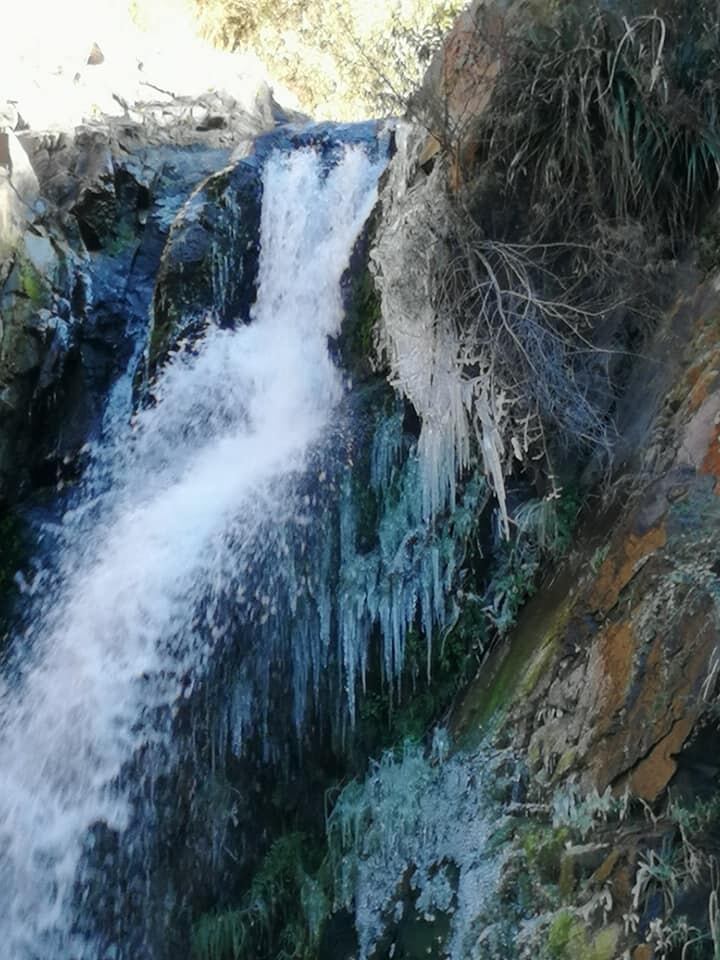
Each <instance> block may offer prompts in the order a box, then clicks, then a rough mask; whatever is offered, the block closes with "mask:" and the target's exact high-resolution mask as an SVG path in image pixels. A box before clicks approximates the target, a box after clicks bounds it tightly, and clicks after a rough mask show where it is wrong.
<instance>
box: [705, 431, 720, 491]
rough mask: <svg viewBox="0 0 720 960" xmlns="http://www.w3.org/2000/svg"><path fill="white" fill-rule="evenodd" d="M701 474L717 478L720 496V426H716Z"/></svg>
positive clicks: (717, 488) (716, 485) (716, 486)
mask: <svg viewBox="0 0 720 960" xmlns="http://www.w3.org/2000/svg"><path fill="white" fill-rule="evenodd" d="M700 472H701V473H704V474H707V475H709V476H711V477H715V479H716V480H717V481H718V483H716V484H715V493H717V494H720V424H717V425H716V426H715V429H714V430H713V434H712V439H711V441H710V444H709V445H708V449H707V453H706V454H705V459H704V460H703V462H702V466H701V467H700Z"/></svg>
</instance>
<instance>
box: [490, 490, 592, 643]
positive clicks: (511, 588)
mask: <svg viewBox="0 0 720 960" xmlns="http://www.w3.org/2000/svg"><path fill="white" fill-rule="evenodd" d="M579 508H580V501H579V497H578V494H577V491H576V490H575V489H574V488H568V489H567V490H565V491H563V492H562V493H560V492H558V493H557V494H555V495H552V494H551V495H550V496H548V497H545V498H544V499H542V500H526V501H525V502H524V503H522V504H521V505H520V506H519V507H518V508H517V509H516V510H515V511H514V512H513V514H512V516H511V518H510V519H511V525H510V530H511V535H510V537H509V538H508V539H507V540H506V541H500V542H499V543H498V544H497V546H496V553H495V565H494V566H493V573H492V578H491V580H490V582H489V584H488V585H487V587H486V591H485V597H484V601H485V606H484V611H485V614H486V616H487V618H488V620H489V622H490V623H491V624H492V626H493V628H494V629H495V630H496V631H497V633H498V634H499V635H500V636H503V635H504V634H506V633H507V632H508V630H510V628H511V627H512V626H513V625H514V624H515V622H516V620H517V616H518V613H519V611H520V609H521V608H522V606H523V605H524V604H525V602H526V601H527V600H529V599H530V597H532V596H533V594H534V593H535V590H536V588H537V579H538V573H539V571H540V570H541V569H542V565H543V563H544V562H545V561H548V560H552V559H557V558H559V557H561V556H563V555H564V554H565V553H566V552H567V550H568V548H569V546H570V543H571V540H572V534H573V531H574V529H575V526H576V523H577V515H578V511H579Z"/></svg>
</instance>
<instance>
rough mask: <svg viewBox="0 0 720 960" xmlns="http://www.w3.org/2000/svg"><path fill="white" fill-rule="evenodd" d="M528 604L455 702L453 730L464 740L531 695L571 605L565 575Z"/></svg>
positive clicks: (496, 722) (480, 732)
mask: <svg viewBox="0 0 720 960" xmlns="http://www.w3.org/2000/svg"><path fill="white" fill-rule="evenodd" d="M531 606H532V609H531V608H530V607H529V608H528V611H527V614H526V615H525V616H524V617H523V618H521V620H520V623H519V624H518V628H517V629H516V630H515V631H514V634H513V636H512V639H511V642H510V643H509V644H506V645H505V646H504V647H502V648H500V649H498V651H497V652H496V653H495V654H494V655H493V656H491V658H490V660H489V661H488V662H487V663H486V665H485V667H484V668H483V671H482V673H481V674H480V676H479V677H478V678H477V680H476V681H475V682H474V683H473V684H472V686H471V688H470V690H469V691H468V694H467V696H466V697H465V699H464V701H463V703H462V705H461V706H460V709H459V711H458V719H457V732H458V733H459V734H460V736H461V738H462V740H463V741H464V742H465V743H466V744H468V745H471V744H472V743H474V742H477V741H478V740H479V739H480V738H481V737H482V735H483V731H484V730H486V729H487V728H488V727H489V726H491V725H492V726H497V725H499V724H501V723H502V722H503V719H504V717H505V715H506V714H507V711H508V710H509V709H510V708H511V707H512V705H513V704H514V703H515V702H517V701H518V700H519V699H521V698H523V697H529V696H531V695H532V694H533V692H534V691H535V688H536V687H537V684H538V682H539V681H540V680H541V678H542V677H543V676H544V674H545V672H546V671H547V669H548V666H549V664H550V662H551V661H552V659H553V657H554V656H555V654H556V652H557V650H558V644H559V638H560V635H561V633H562V630H563V629H564V627H565V625H566V623H567V621H568V619H569V617H570V611H571V609H572V600H571V598H570V597H569V595H568V589H567V583H566V578H564V577H562V578H559V580H558V581H556V583H555V584H554V585H553V587H552V588H551V589H550V590H548V591H547V592H546V593H544V595H543V596H542V597H538V598H536V601H534V602H533V604H532V605H531Z"/></svg>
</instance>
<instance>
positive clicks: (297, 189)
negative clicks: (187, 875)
mask: <svg viewBox="0 0 720 960" xmlns="http://www.w3.org/2000/svg"><path fill="white" fill-rule="evenodd" d="M382 166H383V161H382V160H373V159H372V158H371V157H370V156H369V155H368V154H367V153H366V152H365V151H364V150H363V149H361V148H357V147H355V148H352V149H350V148H348V149H347V150H346V151H344V152H343V153H342V156H340V157H339V158H337V157H336V158H335V160H334V162H333V163H331V164H330V166H329V169H328V164H327V163H326V162H324V161H323V159H322V157H321V156H320V155H319V153H317V152H315V151H314V150H312V149H304V150H300V151H297V152H295V153H294V154H292V155H282V154H273V155H272V156H271V157H270V159H269V160H268V161H267V163H266V169H265V176H264V199H263V216H262V237H261V265H260V278H259V292H258V300H257V304H256V307H255V309H254V322H253V323H252V324H251V325H249V326H247V327H243V328H241V329H240V330H237V331H235V332H228V331H214V332H212V333H210V334H209V335H208V336H207V338H206V339H205V340H204V342H203V343H202V345H201V346H199V348H198V350H197V353H196V355H194V356H187V355H186V356H178V357H177V358H176V359H175V360H174V361H173V362H172V363H171V364H170V365H169V366H168V367H167V369H166V371H165V372H164V374H163V376H162V379H161V381H160V382H159V384H158V386H157V390H156V394H155V396H156V401H157V402H156V404H155V406H154V407H152V408H151V409H147V410H144V411H143V412H142V413H140V414H139V415H138V416H137V418H136V419H135V420H134V422H133V423H132V425H131V426H130V427H129V428H128V427H126V426H122V427H121V426H116V427H115V428H114V431H115V433H114V436H111V437H109V438H108V440H107V443H106V447H105V451H104V452H103V453H102V454H101V461H100V462H99V463H98V465H97V468H96V479H95V481H93V479H92V477H91V478H90V480H89V482H88V484H87V489H88V491H89V492H88V495H87V497H86V498H85V500H81V502H80V503H79V504H77V505H75V506H74V508H73V509H71V510H69V511H68V512H67V514H66V516H65V517H64V520H63V525H62V527H63V529H62V531H61V534H60V537H59V542H60V544H61V549H60V554H61V555H60V558H59V560H58V571H57V574H56V576H54V577H52V578H49V579H42V578H39V579H38V582H37V584H36V586H35V594H36V596H35V598H34V601H33V602H34V603H35V604H36V607H35V616H34V618H33V622H34V627H33V629H32V632H31V633H30V634H28V635H27V636H25V637H23V638H18V639H17V641H16V644H15V647H14V652H13V657H12V662H11V663H10V664H8V666H7V670H6V671H5V675H4V679H3V681H2V688H1V689H0V891H1V893H0V942H1V943H2V955H3V956H4V957H6V958H7V960H71V958H72V960H75V958H80V957H87V958H96V957H99V956H100V955H102V956H103V957H106V956H107V957H110V956H113V957H119V956H123V957H124V956H126V955H127V954H126V952H125V949H126V948H125V947H124V946H123V945H122V943H119V942H117V939H116V940H115V942H113V935H112V934H110V935H109V936H108V937H107V938H106V941H107V943H106V945H104V946H103V948H102V950H101V949H100V947H99V946H98V942H97V941H96V940H95V939H93V937H92V936H90V935H84V934H81V933H80V932H79V931H80V930H85V929H87V925H86V924H84V923H82V922H80V921H78V915H79V914H80V915H81V914H82V910H83V903H84V902H85V900H86V899H87V898H86V891H85V890H84V889H83V885H82V881H81V879H79V878H81V877H82V870H81V865H82V860H83V856H84V851H85V850H86V849H87V837H88V834H89V832H91V830H92V829H94V828H95V827H96V826H97V825H98V824H101V825H103V828H104V829H107V830H110V831H116V832H122V831H123V830H126V831H127V830H128V827H129V825H130V823H131V822H136V821H137V810H138V809H139V807H140V799H139V798H140V797H141V796H142V797H144V798H145V800H147V797H148V796H152V782H153V779H154V778H156V777H157V776H158V775H159V774H160V773H162V772H163V770H166V769H170V768H171V767H172V765H173V763H174V762H175V759H176V758H175V757H174V753H173V739H172V736H173V727H174V718H175V716H176V714H177V713H178V710H179V707H180V705H181V704H182V702H183V701H184V700H186V699H187V698H188V697H190V696H191V694H192V691H193V689H194V688H195V686H196V685H197V684H201V683H202V681H203V676H204V674H205V672H206V671H207V669H208V668H209V665H211V664H212V662H213V658H214V657H216V656H221V655H222V649H223V645H224V643H225V642H226V639H227V634H228V630H227V627H226V626H224V625H223V621H222V618H221V617H220V616H219V606H218V604H219V601H218V599H217V598H218V597H221V596H223V593H224V592H225V593H226V592H227V589H228V584H231V585H232V590H233V591H234V593H235V600H236V601H237V606H238V609H239V610H242V609H244V607H243V604H244V603H245V601H246V596H245V594H246V593H247V592H250V591H254V593H253V598H252V601H253V602H252V604H247V608H248V609H249V610H250V608H251V615H249V619H251V620H253V619H254V621H255V622H256V623H258V624H260V625H262V624H264V623H266V622H267V621H268V620H269V619H271V618H272V617H273V615H274V614H275V613H276V612H277V611H276V609H275V600H274V597H273V595H272V593H271V592H270V589H269V587H271V586H272V579H271V578H270V581H269V586H268V581H267V578H266V580H265V581H263V580H262V578H260V579H258V577H257V576H254V570H255V569H256V568H257V569H264V568H272V567H273V566H277V564H278V563H279V562H280V561H281V558H282V555H283V554H282V551H283V541H282V537H281V536H280V535H279V534H278V532H277V531H278V530H279V529H280V528H281V527H282V526H283V525H284V526H285V527H287V526H288V525H290V526H293V525H294V526H295V528H300V529H302V526H303V524H304V522H305V515H306V514H307V504H306V502H305V496H301V495H300V494H299V493H298V484H297V483H296V480H297V478H298V477H299V476H302V474H303V471H305V470H306V468H307V467H308V464H309V462H310V458H311V456H312V452H313V450H314V449H315V448H316V447H317V445H318V444H319V443H320V441H321V440H322V438H323V435H324V434H325V432H326V431H327V428H328V423H329V419H330V418H331V416H332V411H333V409H334V408H335V407H336V406H337V404H338V402H339V400H340V398H341V396H342V392H343V387H342V381H341V377H340V375H339V373H338V371H337V369H336V368H335V366H334V365H333V363H332V360H331V358H330V355H329V353H328V346H327V338H328V337H329V336H331V335H333V334H336V333H337V332H338V330H339V325H340V321H341V316H342V307H341V297H340V288H339V281H340V277H341V274H342V272H343V269H344V268H345V266H346V265H347V261H348V257H349V253H350V251H351V249H352V245H353V243H354V241H355V239H356V237H357V235H358V233H359V231H360V229H361V227H362V225H363V223H364V221H365V220H366V218H367V216H368V214H369V212H370V210H371V208H372V205H373V202H374V198H375V188H376V183H377V179H378V176H379V173H380V169H381V168H382ZM99 488H100V489H101V491H102V492H100V493H98V489H99ZM275 551H279V552H278V553H275ZM317 575H318V578H321V571H317ZM308 579H309V577H308ZM48 583H50V584H51V586H48ZM258 583H260V586H258ZM263 583H264V586H263ZM328 636H329V634H328V629H327V628H323V629H320V630H319V632H318V636H317V637H315V638H314V639H313V640H312V642H313V643H314V644H315V648H316V649H317V651H319V653H318V654H317V656H322V650H323V648H324V647H326V646H327V643H328ZM315 648H313V649H315ZM272 652H273V651H267V652H266V653H265V656H264V658H259V659H264V661H265V663H266V664H267V662H268V661H269V659H270V657H271V654H272ZM314 656H315V655H314ZM317 656H315V662H313V663H311V664H310V666H307V663H308V654H307V653H299V654H298V662H302V663H303V664H305V667H304V669H305V670H306V672H307V673H308V676H307V677H306V678H305V679H307V681H308V683H309V685H310V686H311V687H312V685H313V680H312V677H315V685H317V675H318V672H319V670H320V669H321V663H320V662H318V661H317ZM310 659H311V660H312V657H311V658H310ZM268 669H269V667H267V666H266V670H268ZM264 682H265V683H266V685H267V682H269V681H267V679H266V681H264ZM262 685H263V682H260V683H259V686H260V687H261V688H262ZM257 686H258V684H257V683H256V684H255V687H257ZM300 686H302V683H301V684H300ZM248 691H249V692H248ZM251 693H252V689H251V688H245V687H243V685H242V677H241V676H240V677H239V678H238V681H237V684H236V704H235V707H234V710H235V713H236V714H237V715H238V716H240V715H244V714H243V711H245V713H246V714H247V716H248V717H250V716H252V715H253V713H254V710H253V708H252V706H250V707H248V706H247V698H248V696H250V695H251ZM296 712H299V713H302V707H297V708H296ZM238 730H240V731H241V730H242V723H239V722H238V723H236V724H235V732H234V735H235V737H237V736H238V735H239V734H238ZM138 757H142V758H143V761H142V764H141V765H142V767H143V770H144V771H145V773H144V776H145V778H146V781H147V782H146V783H145V784H144V785H143V784H141V783H137V782H132V778H131V777H130V776H123V772H124V771H127V770H128V769H129V768H130V767H131V765H133V764H136V763H138V761H137V758H138ZM133 769H136V768H135V767H133ZM148 784H149V786H148ZM143 802H144V801H143ZM120 842H121V843H122V842H123V840H122V839H121V841H120ZM128 842H130V841H129V840H128ZM108 882H110V881H109V880H108ZM107 944H110V946H107ZM134 956H135V960H139V958H140V957H145V956H151V954H150V953H148V952H139V951H136V953H135V955H134Z"/></svg>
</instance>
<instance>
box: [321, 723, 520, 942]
mask: <svg viewBox="0 0 720 960" xmlns="http://www.w3.org/2000/svg"><path fill="white" fill-rule="evenodd" d="M503 759H506V758H504V757H502V756H499V755H497V754H495V755H494V754H492V753H491V752H489V751H483V752H478V753H477V754H473V755H453V756H451V755H449V741H448V737H447V733H446V732H445V731H443V730H441V729H437V730H436V731H435V734H434V737H433V741H432V746H431V748H430V750H429V751H426V750H425V749H423V747H422V746H420V745H419V744H417V743H412V742H406V743H405V744H404V745H403V746H402V748H400V749H399V750H397V751H389V752H386V753H385V754H384V755H383V756H382V758H381V759H380V760H379V761H377V762H375V763H373V764H372V765H371V767H370V770H369V772H368V775H367V776H366V778H365V779H364V780H363V781H354V782H352V783H350V784H349V785H348V786H347V787H346V788H345V789H344V790H343V792H342V793H341V794H340V796H339V798H338V800H337V802H336V803H335V806H334V808H333V810H332V813H331V814H330V817H329V819H328V845H329V849H330V861H331V864H332V869H333V876H334V884H335V905H336V907H339V906H344V907H346V908H347V909H349V910H350V911H351V912H353V913H354V916H355V923H356V928H357V932H358V936H359V944H360V953H359V955H360V957H361V958H366V957H368V956H369V955H370V954H371V952H372V949H373V946H374V944H375V943H376V942H377V940H378V939H379V938H380V936H381V935H382V933H383V931H384V929H385V926H386V923H387V917H388V916H391V915H392V916H394V917H395V921H396V922H397V921H398V920H399V919H400V917H402V916H403V914H404V913H405V912H406V911H410V910H415V911H416V912H417V914H418V915H419V916H420V917H433V916H435V915H436V914H438V913H441V914H446V915H448V916H449V917H450V918H451V919H450V933H449V941H448V943H447V945H446V949H447V950H448V952H449V955H450V956H451V957H453V958H454V960H461V958H462V960H464V958H465V957H467V956H468V950H469V949H470V946H471V943H472V939H473V936H474V935H476V934H477V931H474V928H473V921H474V919H475V918H476V917H477V916H478V914H479V913H480V912H481V911H482V906H483V903H484V901H485V898H486V897H488V896H490V895H491V893H492V891H493V889H494V884H495V882H496V880H497V875H498V870H499V862H500V857H499V855H498V853H497V850H496V851H495V853H492V851H491V848H490V847H489V845H488V842H489V839H490V837H491V835H492V834H493V832H494V831H495V829H496V827H497V826H498V822H499V821H498V810H497V805H496V802H495V801H494V800H493V790H496V789H497V779H498V775H499V767H500V765H501V761H502V760H503ZM404 878H409V889H408V890H406V891H403V879H404Z"/></svg>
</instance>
